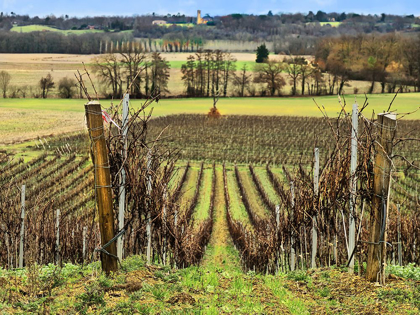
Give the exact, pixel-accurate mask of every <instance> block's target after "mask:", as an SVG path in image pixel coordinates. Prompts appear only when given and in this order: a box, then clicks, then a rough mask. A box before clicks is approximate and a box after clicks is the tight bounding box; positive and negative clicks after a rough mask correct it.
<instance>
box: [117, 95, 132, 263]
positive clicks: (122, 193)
mask: <svg viewBox="0 0 420 315" xmlns="http://www.w3.org/2000/svg"><path fill="white" fill-rule="evenodd" d="M129 100H130V96H129V95H128V94H126V95H125V97H124V101H123V117H122V126H121V129H122V136H123V142H124V149H123V151H122V158H123V161H124V160H125V159H126V158H127V139H126V137H127V122H128V111H129V108H128V105H129ZM121 167H122V169H121V173H120V188H119V200H118V201H119V203H118V229H119V230H120V231H121V230H122V229H123V228H124V214H125V169H124V165H122V166H121ZM123 237H124V235H121V236H120V237H119V238H118V239H117V256H118V259H119V260H120V261H121V260H122V259H123V245H124V238H123Z"/></svg>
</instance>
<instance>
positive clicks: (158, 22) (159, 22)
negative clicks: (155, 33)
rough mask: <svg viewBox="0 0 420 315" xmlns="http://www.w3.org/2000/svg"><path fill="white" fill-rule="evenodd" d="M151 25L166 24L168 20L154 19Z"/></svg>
mask: <svg viewBox="0 0 420 315" xmlns="http://www.w3.org/2000/svg"><path fill="white" fill-rule="evenodd" d="M152 24H153V25H165V24H168V22H166V21H164V20H155V21H153V22H152Z"/></svg>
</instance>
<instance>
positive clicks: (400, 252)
mask: <svg viewBox="0 0 420 315" xmlns="http://www.w3.org/2000/svg"><path fill="white" fill-rule="evenodd" d="M397 211H398V226H397V229H398V264H399V265H400V266H402V244H401V212H400V204H397Z"/></svg>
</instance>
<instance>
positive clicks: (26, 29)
mask: <svg viewBox="0 0 420 315" xmlns="http://www.w3.org/2000/svg"><path fill="white" fill-rule="evenodd" d="M11 31H12V32H18V33H30V32H42V31H50V32H58V33H61V34H64V35H69V34H74V35H81V34H86V33H103V32H104V31H103V30H60V29H58V28H54V27H50V26H46V25H25V26H13V27H12V28H11ZM111 31H112V30H111ZM123 32H124V33H127V32H131V30H128V31H122V32H121V33H123Z"/></svg>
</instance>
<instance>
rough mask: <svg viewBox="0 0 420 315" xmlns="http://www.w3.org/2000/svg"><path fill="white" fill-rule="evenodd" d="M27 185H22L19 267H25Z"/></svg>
mask: <svg viewBox="0 0 420 315" xmlns="http://www.w3.org/2000/svg"><path fill="white" fill-rule="evenodd" d="M25 190H26V187H25V185H22V190H21V195H20V201H21V213H20V218H21V226H20V246H19V268H23V242H24V239H25Z"/></svg>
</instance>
